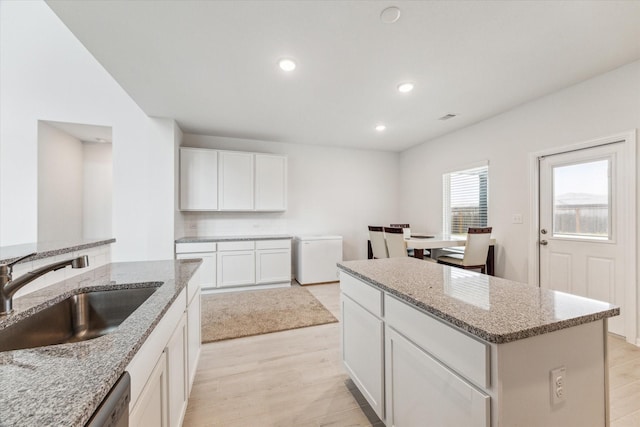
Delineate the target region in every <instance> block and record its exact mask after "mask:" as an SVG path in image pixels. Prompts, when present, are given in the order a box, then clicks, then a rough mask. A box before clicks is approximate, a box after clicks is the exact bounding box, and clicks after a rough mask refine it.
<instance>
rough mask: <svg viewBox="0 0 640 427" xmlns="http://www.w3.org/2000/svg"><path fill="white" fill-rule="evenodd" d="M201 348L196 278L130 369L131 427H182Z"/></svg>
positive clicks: (135, 358) (169, 310) (150, 337)
mask: <svg viewBox="0 0 640 427" xmlns="http://www.w3.org/2000/svg"><path fill="white" fill-rule="evenodd" d="M200 345H201V344H200V286H199V284H198V283H197V282H196V281H195V280H194V278H192V279H191V282H190V283H189V284H188V285H187V287H186V288H185V289H183V290H182V291H181V292H180V294H179V295H178V297H177V298H176V300H175V301H174V302H173V303H172V304H171V306H170V307H169V309H168V310H167V311H166V313H165V314H164V316H163V317H162V319H160V321H159V322H158V324H157V325H156V327H155V328H154V329H153V331H152V332H151V333H150V334H149V336H148V337H147V339H146V341H145V342H144V344H143V345H142V347H140V349H139V350H138V352H137V353H136V355H135V356H134V357H133V359H132V360H131V362H129V365H127V367H126V371H128V372H129V375H131V403H130V404H129V416H130V420H129V425H130V426H132V427H137V426H139V427H147V426H154V427H155V426H160V427H178V426H180V425H182V421H183V419H184V415H185V412H186V409H187V403H188V399H189V393H190V391H191V385H192V384H193V378H194V376H195V371H196V366H197V363H198V358H199V355H200Z"/></svg>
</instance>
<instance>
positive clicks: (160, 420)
mask: <svg viewBox="0 0 640 427" xmlns="http://www.w3.org/2000/svg"><path fill="white" fill-rule="evenodd" d="M166 367H167V359H166V353H165V352H162V354H161V355H160V359H158V362H157V363H156V366H155V367H154V368H153V370H152V371H151V375H150V376H149V379H148V381H147V383H146V384H145V386H144V388H143V389H142V392H141V393H140V397H139V398H138V400H137V402H136V406H135V407H134V408H133V409H132V410H131V412H130V414H129V425H130V426H131V427H146V426H158V427H166V426H167V376H166V373H167V370H166Z"/></svg>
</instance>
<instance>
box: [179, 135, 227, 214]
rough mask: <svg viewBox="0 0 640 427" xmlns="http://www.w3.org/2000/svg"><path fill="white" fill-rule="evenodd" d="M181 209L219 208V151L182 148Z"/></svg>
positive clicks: (202, 209) (201, 209)
mask: <svg viewBox="0 0 640 427" xmlns="http://www.w3.org/2000/svg"><path fill="white" fill-rule="evenodd" d="M180 209H181V210H183V211H204V210H217V209H218V152H217V151H215V150H206V149H201V148H186V147H182V148H180Z"/></svg>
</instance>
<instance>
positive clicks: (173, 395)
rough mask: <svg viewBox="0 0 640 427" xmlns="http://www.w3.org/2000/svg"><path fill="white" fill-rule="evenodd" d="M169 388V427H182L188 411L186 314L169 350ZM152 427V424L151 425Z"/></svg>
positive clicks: (174, 333)
mask: <svg viewBox="0 0 640 427" xmlns="http://www.w3.org/2000/svg"><path fill="white" fill-rule="evenodd" d="M165 352H166V354H167V388H168V407H169V427H179V426H180V425H182V419H183V418H184V413H185V411H186V410H187V399H188V397H189V395H188V380H187V378H188V377H187V375H188V374H187V321H186V316H185V314H183V315H182V317H181V318H180V322H179V323H178V326H176V329H175V330H174V331H173V334H172V335H171V338H170V339H169V342H168V343H167V348H166V350H165ZM149 425H151V424H149Z"/></svg>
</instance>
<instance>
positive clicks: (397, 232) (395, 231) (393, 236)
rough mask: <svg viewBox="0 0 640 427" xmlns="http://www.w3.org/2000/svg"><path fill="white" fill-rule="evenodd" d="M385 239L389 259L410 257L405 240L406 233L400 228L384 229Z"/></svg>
mask: <svg viewBox="0 0 640 427" xmlns="http://www.w3.org/2000/svg"><path fill="white" fill-rule="evenodd" d="M384 238H385V240H386V242H387V252H388V254H389V258H400V257H406V256H408V253H407V242H405V240H404V233H403V231H402V228H399V227H384Z"/></svg>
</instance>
